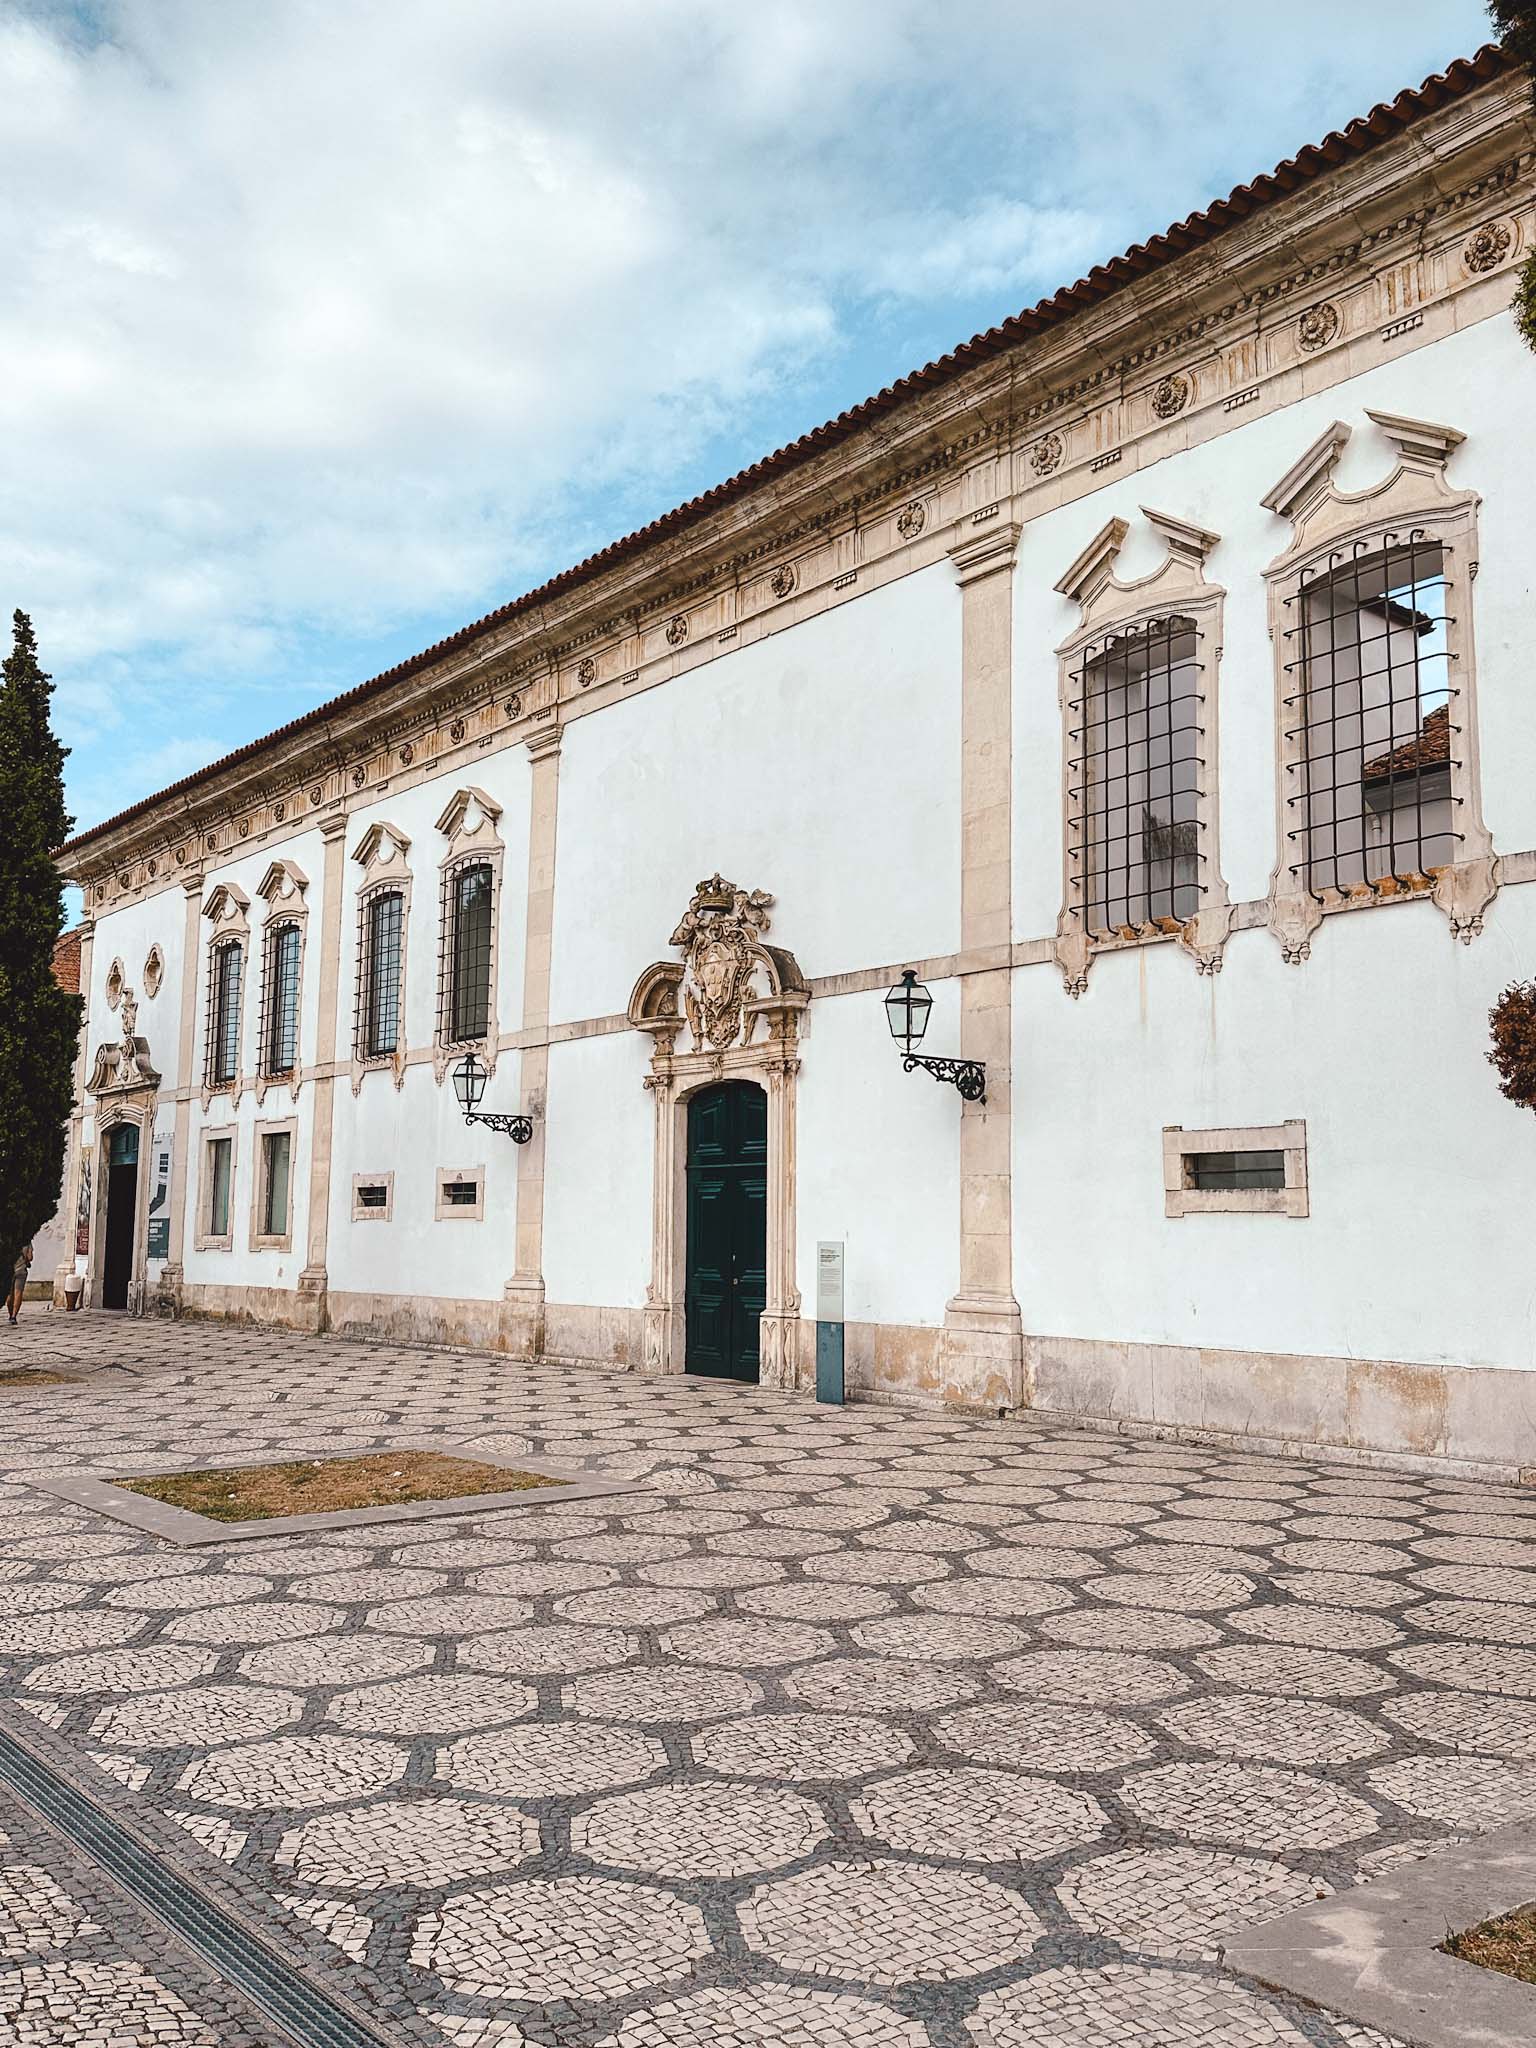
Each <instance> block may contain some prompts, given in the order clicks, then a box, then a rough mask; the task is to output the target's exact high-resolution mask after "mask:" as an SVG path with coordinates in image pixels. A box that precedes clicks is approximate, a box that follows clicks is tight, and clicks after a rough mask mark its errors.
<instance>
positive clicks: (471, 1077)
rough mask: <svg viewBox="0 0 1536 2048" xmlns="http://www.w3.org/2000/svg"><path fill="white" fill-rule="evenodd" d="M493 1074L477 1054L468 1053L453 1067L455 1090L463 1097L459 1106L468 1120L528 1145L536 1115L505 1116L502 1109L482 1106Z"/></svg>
mask: <svg viewBox="0 0 1536 2048" xmlns="http://www.w3.org/2000/svg"><path fill="white" fill-rule="evenodd" d="M488 1078H489V1076H488V1075H487V1073H486V1071H485V1065H484V1062H483V1061H482V1060H481V1059H480V1058H479V1057H478V1055H477V1054H475V1053H472V1052H467V1053H465V1055H464V1057H463V1059H461V1060H460V1061H459V1064H458V1065H457V1066H456V1067H455V1068H454V1070H453V1092H454V1094H455V1095H457V1096H458V1098H459V1107H460V1109H462V1110H463V1112H464V1121H465V1123H467V1124H486V1125H488V1126H489V1127H490V1129H491V1130H493V1131H502V1132H505V1134H506V1135H507V1136H508V1137H509V1138H510V1139H511V1140H512V1142H513V1144H514V1145H526V1144H527V1143H528V1140H529V1139H530V1138H531V1137H532V1136H533V1118H532V1117H530V1116H503V1115H502V1114H501V1113H500V1112H499V1111H496V1110H486V1111H482V1110H481V1109H480V1108H479V1106H478V1105H479V1102H480V1098H481V1096H482V1095H483V1094H484V1093H485V1084H486V1081H487V1079H488Z"/></svg>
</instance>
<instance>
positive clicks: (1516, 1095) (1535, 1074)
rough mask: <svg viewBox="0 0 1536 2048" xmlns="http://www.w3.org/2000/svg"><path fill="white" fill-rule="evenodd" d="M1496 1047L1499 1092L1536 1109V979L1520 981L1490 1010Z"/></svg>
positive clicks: (1492, 1057) (1494, 1061) (1491, 1058)
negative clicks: (1533, 980)
mask: <svg viewBox="0 0 1536 2048" xmlns="http://www.w3.org/2000/svg"><path fill="white" fill-rule="evenodd" d="M1488 1028H1489V1031H1490V1032H1491V1034H1492V1037H1493V1050H1492V1052H1490V1053H1489V1055H1488V1062H1489V1065H1490V1066H1493V1067H1496V1068H1497V1069H1498V1074H1499V1092H1500V1094H1501V1095H1506V1096H1508V1098H1509V1100H1510V1101H1511V1102H1518V1103H1519V1104H1520V1106H1521V1108H1522V1109H1536V982H1530V981H1517V982H1514V983H1513V984H1512V985H1511V986H1510V987H1509V988H1507V989H1505V991H1504V993H1503V995H1501V996H1500V997H1499V1000H1498V1001H1497V1002H1496V1003H1495V1004H1494V1006H1493V1008H1492V1009H1491V1010H1490V1011H1489V1012H1488Z"/></svg>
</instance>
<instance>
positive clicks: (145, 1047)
mask: <svg viewBox="0 0 1536 2048" xmlns="http://www.w3.org/2000/svg"><path fill="white" fill-rule="evenodd" d="M121 1008H122V1018H121V1022H122V1027H123V1035H122V1037H121V1038H120V1039H117V1040H115V1041H112V1042H109V1043H108V1044H106V1045H100V1046H98V1047H97V1048H96V1057H95V1060H94V1061H93V1063H92V1066H91V1078H90V1080H89V1081H87V1083H86V1084H85V1085H86V1093H87V1094H89V1095H94V1096H96V1097H98V1098H100V1097H102V1096H112V1095H128V1094H132V1093H135V1092H137V1091H138V1090H141V1089H155V1088H158V1087H159V1086H160V1076H159V1074H158V1073H157V1072H156V1071H155V1067H154V1063H153V1061H152V1060H151V1059H150V1056H149V1041H148V1040H147V1039H144V1038H141V1037H140V1036H139V1006H138V1004H137V1002H135V1000H134V994H133V990H132V989H131V988H124V990H123V992H122V1005H121Z"/></svg>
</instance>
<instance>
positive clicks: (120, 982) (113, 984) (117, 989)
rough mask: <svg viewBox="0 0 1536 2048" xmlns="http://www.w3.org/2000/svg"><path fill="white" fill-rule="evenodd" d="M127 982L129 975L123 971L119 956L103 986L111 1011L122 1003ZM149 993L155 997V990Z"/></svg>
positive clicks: (108, 971) (108, 970) (109, 970)
mask: <svg viewBox="0 0 1536 2048" xmlns="http://www.w3.org/2000/svg"><path fill="white" fill-rule="evenodd" d="M126 981H127V975H126V974H125V973H124V971H123V963H122V959H121V956H119V957H118V958H116V959H114V960H113V962H112V965H111V966H110V967H109V968H108V969H107V977H106V980H105V981H104V982H103V984H102V993H103V994H104V995H105V996H106V999H107V1008H108V1009H109V1010H115V1009H116V1008H117V1006H118V1004H119V1003H120V1002H121V1001H122V999H123V987H124V984H125V983H126ZM149 993H150V994H151V995H153V994H154V990H153V989H151V990H150V991H149Z"/></svg>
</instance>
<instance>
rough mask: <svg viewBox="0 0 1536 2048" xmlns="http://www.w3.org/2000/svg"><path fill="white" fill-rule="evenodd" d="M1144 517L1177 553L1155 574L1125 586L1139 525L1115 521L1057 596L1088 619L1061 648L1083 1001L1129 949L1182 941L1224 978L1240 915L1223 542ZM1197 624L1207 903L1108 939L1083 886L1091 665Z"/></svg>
mask: <svg viewBox="0 0 1536 2048" xmlns="http://www.w3.org/2000/svg"><path fill="white" fill-rule="evenodd" d="M1141 514H1142V517H1143V518H1144V519H1145V520H1146V521H1147V522H1148V524H1149V525H1150V526H1151V527H1152V528H1153V530H1154V531H1155V532H1156V533H1157V535H1158V536H1159V538H1160V539H1162V540H1163V542H1164V543H1165V544H1166V546H1167V550H1168V552H1167V554H1166V556H1165V557H1164V559H1163V561H1162V562H1161V563H1160V564H1159V566H1158V567H1157V568H1156V569H1154V570H1153V571H1152V572H1151V573H1150V575H1146V576H1140V577H1137V578H1136V579H1135V581H1134V582H1130V583H1123V582H1121V580H1120V579H1119V577H1118V576H1116V574H1115V561H1116V557H1117V556H1118V555H1119V553H1120V549H1121V548H1122V546H1123V545H1124V543H1125V539H1126V536H1127V534H1128V533H1129V532H1130V526H1129V524H1128V522H1127V521H1126V520H1124V519H1111V520H1108V521H1107V522H1106V523H1105V525H1103V526H1102V527H1100V529H1099V531H1098V532H1097V533H1096V534H1095V535H1094V537H1093V539H1092V540H1091V541H1090V542H1089V543H1088V545H1087V547H1086V548H1084V550H1083V552H1082V553H1081V554H1080V555H1079V556H1078V558H1077V560H1076V561H1075V562H1074V563H1073V564H1072V566H1071V567H1070V568H1069V569H1068V570H1067V571H1066V573H1065V575H1063V576H1062V578H1061V579H1060V581H1059V582H1058V583H1057V584H1056V589H1057V590H1058V591H1059V592H1060V593H1061V595H1062V596H1063V597H1066V598H1069V599H1071V600H1072V601H1073V602H1074V603H1075V604H1076V605H1077V606H1078V608H1079V613H1080V617H1079V621H1078V624H1077V626H1076V627H1075V629H1074V630H1073V631H1072V633H1071V634H1069V635H1068V637H1067V638H1066V639H1065V640H1064V641H1063V642H1062V643H1061V645H1060V646H1059V647H1058V648H1057V650H1056V658H1057V690H1058V696H1059V699H1060V703H1061V736H1062V791H1063V801H1064V804H1065V831H1064V833H1063V840H1062V902H1061V912H1060V915H1059V917H1058V918H1057V923H1056V942H1055V954H1056V962H1057V965H1058V966H1059V967H1060V969H1061V972H1062V979H1063V982H1064V984H1065V987H1066V991H1067V994H1068V995H1070V996H1073V997H1077V996H1080V995H1081V994H1082V993H1083V991H1084V989H1085V988H1086V987H1087V985H1088V970H1089V968H1090V967H1091V966H1092V964H1093V961H1094V958H1095V956H1096V955H1098V954H1100V953H1112V952H1119V951H1123V950H1124V949H1125V948H1126V947H1127V946H1143V945H1156V944H1161V943H1162V942H1164V941H1165V940H1176V941H1177V943H1178V944H1179V946H1180V947H1181V948H1182V949H1183V951H1184V952H1186V953H1187V954H1188V955H1189V956H1190V958H1191V959H1192V960H1193V961H1194V963H1195V966H1196V968H1197V969H1198V971H1199V972H1200V973H1201V974H1219V973H1220V972H1221V961H1222V951H1223V948H1224V947H1225V945H1226V942H1227V939H1228V936H1229V935H1230V933H1231V930H1232V907H1231V903H1230V900H1229V898H1228V895H1227V885H1226V882H1225V880H1224V878H1223V876H1222V871H1221V840H1220V831H1219V823H1220V821H1219V795H1218V786H1217V773H1216V764H1217V760H1218V757H1219V756H1218V705H1217V696H1218V678H1219V674H1220V668H1221V649H1222V631H1223V625H1222V620H1223V607H1224V604H1225V601H1226V591H1225V590H1224V589H1223V588H1222V586H1221V585H1220V584H1217V583H1209V582H1207V581H1206V576H1205V561H1206V557H1207V556H1208V555H1209V554H1210V552H1211V550H1212V549H1213V548H1214V547H1215V546H1216V545H1217V543H1218V541H1219V540H1220V535H1219V534H1215V533H1208V532H1207V531H1206V530H1205V528H1204V527H1201V526H1193V525H1191V524H1190V523H1189V521H1188V520H1184V519H1176V518H1174V517H1173V516H1172V515H1171V514H1170V513H1167V512H1154V511H1153V510H1152V508H1151V507H1150V506H1148V505H1143V506H1142V507H1141ZM1175 614H1176V615H1177V616H1178V617H1180V618H1189V619H1193V620H1194V622H1195V632H1196V642H1195V645H1196V666H1197V675H1198V681H1197V689H1198V694H1199V698H1200V719H1201V724H1200V734H1199V756H1198V761H1199V776H1200V779H1199V794H1198V800H1197V825H1198V848H1199V860H1200V888H1201V905H1200V908H1199V910H1198V911H1197V912H1196V913H1195V915H1194V916H1193V917H1191V918H1187V919H1185V920H1184V921H1183V922H1182V923H1180V924H1175V923H1174V922H1173V920H1172V919H1171V918H1170V919H1166V920H1161V921H1159V922H1158V923H1157V924H1148V925H1144V926H1142V927H1140V929H1139V930H1138V931H1137V932H1136V933H1135V935H1134V936H1129V937H1127V936H1123V935H1116V936H1114V937H1109V938H1102V937H1097V936H1095V935H1093V934H1092V933H1090V931H1089V929H1088V925H1087V921H1086V918H1085V916H1084V914H1083V910H1082V908H1081V904H1080V900H1079V897H1080V891H1081V888H1082V884H1083V872H1082V871H1083V867H1084V859H1083V836H1084V825H1085V822H1086V819H1085V810H1084V804H1085V793H1086V780H1085V773H1084V765H1083V764H1084V752H1085V748H1084V741H1083V714H1082V704H1083V695H1084V681H1083V677H1084V671H1085V668H1086V665H1087V663H1088V662H1089V661H1090V660H1091V659H1092V658H1093V656H1094V655H1095V654H1097V653H1099V652H1100V651H1101V650H1102V649H1103V648H1105V647H1107V646H1110V645H1113V644H1114V643H1115V642H1116V641H1117V640H1121V639H1124V638H1128V637H1131V636H1134V635H1136V634H1139V633H1144V632H1145V631H1146V630H1147V629H1148V628H1149V627H1151V626H1153V625H1155V624H1157V623H1158V622H1159V621H1161V620H1164V619H1166V618H1168V617H1169V616H1171V615H1175Z"/></svg>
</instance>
